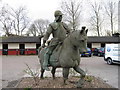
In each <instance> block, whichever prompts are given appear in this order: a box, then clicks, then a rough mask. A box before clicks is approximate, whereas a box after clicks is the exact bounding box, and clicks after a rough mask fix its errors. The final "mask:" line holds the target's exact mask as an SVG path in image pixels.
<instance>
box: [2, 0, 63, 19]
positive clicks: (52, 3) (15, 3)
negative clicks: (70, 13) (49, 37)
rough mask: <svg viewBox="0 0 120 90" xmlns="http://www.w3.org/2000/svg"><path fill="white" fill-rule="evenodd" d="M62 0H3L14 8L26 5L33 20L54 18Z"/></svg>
mask: <svg viewBox="0 0 120 90" xmlns="http://www.w3.org/2000/svg"><path fill="white" fill-rule="evenodd" d="M60 1H61V0H2V3H3V4H4V3H7V4H8V5H9V6H11V7H13V8H18V7H19V6H25V7H26V8H27V10H28V16H29V17H30V18H32V19H33V20H35V19H38V18H43V19H48V20H50V21H51V20H54V15H53V13H54V11H55V10H57V9H58V7H59V6H60V5H59V2H60Z"/></svg>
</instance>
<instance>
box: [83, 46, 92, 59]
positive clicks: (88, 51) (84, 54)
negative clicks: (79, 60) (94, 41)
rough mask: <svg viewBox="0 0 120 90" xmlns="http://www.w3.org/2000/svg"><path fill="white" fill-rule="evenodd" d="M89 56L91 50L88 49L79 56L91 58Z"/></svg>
mask: <svg viewBox="0 0 120 90" xmlns="http://www.w3.org/2000/svg"><path fill="white" fill-rule="evenodd" d="M91 54H92V52H91V49H90V48H87V52H85V53H82V54H81V56H87V57H91Z"/></svg>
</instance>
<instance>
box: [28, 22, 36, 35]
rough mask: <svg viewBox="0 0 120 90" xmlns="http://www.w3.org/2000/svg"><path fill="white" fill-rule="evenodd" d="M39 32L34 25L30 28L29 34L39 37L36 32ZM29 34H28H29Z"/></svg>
mask: <svg viewBox="0 0 120 90" xmlns="http://www.w3.org/2000/svg"><path fill="white" fill-rule="evenodd" d="M36 31H37V30H36V27H35V25H34V24H31V26H30V28H29V32H28V33H29V34H32V35H33V36H37V32H36ZM28 33H27V34H28Z"/></svg>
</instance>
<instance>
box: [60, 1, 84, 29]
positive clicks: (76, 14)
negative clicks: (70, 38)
mask: <svg viewBox="0 0 120 90" xmlns="http://www.w3.org/2000/svg"><path fill="white" fill-rule="evenodd" d="M61 9H62V11H63V13H64V14H65V16H64V17H65V18H64V20H65V21H66V22H68V23H69V25H70V26H71V28H72V29H73V31H74V30H77V29H78V27H79V26H80V15H81V11H82V2H81V1H79V0H78V1H75V0H66V1H63V2H62V4H61Z"/></svg>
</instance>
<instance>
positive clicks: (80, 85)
mask: <svg viewBox="0 0 120 90" xmlns="http://www.w3.org/2000/svg"><path fill="white" fill-rule="evenodd" d="M73 69H74V70H75V71H76V72H78V73H80V74H81V78H80V80H79V81H78V84H77V87H78V88H82V85H83V83H84V78H85V75H86V73H85V72H84V71H83V70H82V69H81V68H80V67H78V66H77V67H74V68H73Z"/></svg>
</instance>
